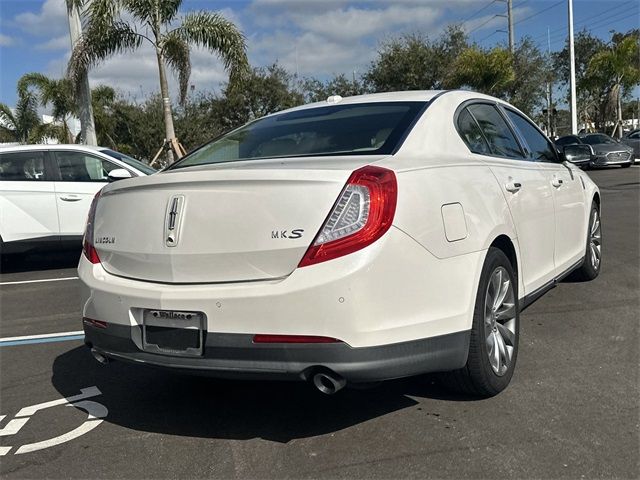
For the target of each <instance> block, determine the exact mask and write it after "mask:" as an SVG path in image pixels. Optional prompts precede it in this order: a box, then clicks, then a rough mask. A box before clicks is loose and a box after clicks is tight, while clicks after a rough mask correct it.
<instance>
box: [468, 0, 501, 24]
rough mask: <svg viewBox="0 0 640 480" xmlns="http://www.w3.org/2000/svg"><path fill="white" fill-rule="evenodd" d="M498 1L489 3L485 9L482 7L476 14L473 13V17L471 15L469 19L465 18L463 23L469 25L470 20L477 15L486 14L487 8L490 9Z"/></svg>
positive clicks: (493, 0)
mask: <svg viewBox="0 0 640 480" xmlns="http://www.w3.org/2000/svg"><path fill="white" fill-rule="evenodd" d="M497 1H498V0H492V1H491V2H489V3H487V4H486V5H485V6H484V7H482V8H481V9H480V10H478V11H476V12H475V13H472V14H471V15H469V16H468V17H467V18H465V19H464V20H463V21H462V23H467V22H468V21H469V20H471V19H472V18H473V17H475V16H476V15H478V14H479V13H482V12H484V11H485V10H486V9H487V8H489V7H490V6H491V5H493V4H494V3H496V2H497Z"/></svg>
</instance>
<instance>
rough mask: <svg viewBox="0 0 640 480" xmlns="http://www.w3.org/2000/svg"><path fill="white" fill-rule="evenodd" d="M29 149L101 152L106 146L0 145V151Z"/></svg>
mask: <svg viewBox="0 0 640 480" xmlns="http://www.w3.org/2000/svg"><path fill="white" fill-rule="evenodd" d="M31 150H77V151H80V152H82V151H85V152H86V151H92V152H101V151H103V150H108V148H107V147H100V146H93V145H76V144H72V143H71V144H65V143H62V144H61V143H56V144H46V143H39V144H35V145H10V146H4V147H3V146H0V152H28V151H31Z"/></svg>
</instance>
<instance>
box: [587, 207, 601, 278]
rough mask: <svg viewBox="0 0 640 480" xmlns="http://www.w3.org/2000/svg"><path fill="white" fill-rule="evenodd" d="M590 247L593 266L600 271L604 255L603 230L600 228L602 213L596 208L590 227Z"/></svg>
mask: <svg viewBox="0 0 640 480" xmlns="http://www.w3.org/2000/svg"><path fill="white" fill-rule="evenodd" d="M589 249H590V250H591V266H592V267H593V269H594V270H595V271H598V269H599V268H600V258H601V256H602V231H601V228H600V214H599V213H598V210H595V209H594V211H593V216H592V217H591V225H590V227H589Z"/></svg>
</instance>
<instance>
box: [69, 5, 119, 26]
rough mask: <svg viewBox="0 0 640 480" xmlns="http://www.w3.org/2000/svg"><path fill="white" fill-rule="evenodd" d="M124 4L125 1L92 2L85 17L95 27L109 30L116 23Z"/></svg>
mask: <svg viewBox="0 0 640 480" xmlns="http://www.w3.org/2000/svg"><path fill="white" fill-rule="evenodd" d="M71 1H74V0H71ZM76 1H77V0H76ZM122 3H123V0H91V2H90V3H89V7H88V8H87V9H86V11H85V15H86V16H87V17H88V18H89V19H90V21H91V24H92V25H93V26H94V27H96V26H97V27H102V28H107V27H108V26H110V25H111V24H112V23H114V22H115V21H116V18H117V17H118V15H119V13H120V11H121V9H122Z"/></svg>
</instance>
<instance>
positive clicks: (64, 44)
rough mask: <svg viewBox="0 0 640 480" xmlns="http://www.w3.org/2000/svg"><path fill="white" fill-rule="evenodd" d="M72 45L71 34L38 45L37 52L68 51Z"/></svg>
mask: <svg viewBox="0 0 640 480" xmlns="http://www.w3.org/2000/svg"><path fill="white" fill-rule="evenodd" d="M70 45H71V39H70V38H69V34H68V33H67V34H66V35H60V36H58V37H53V38H51V39H49V40H47V41H46V42H44V43H39V44H38V45H36V47H35V48H36V49H37V50H68V49H69V46H70Z"/></svg>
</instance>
